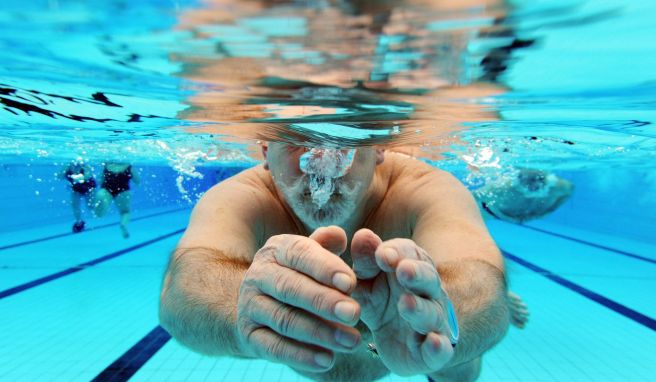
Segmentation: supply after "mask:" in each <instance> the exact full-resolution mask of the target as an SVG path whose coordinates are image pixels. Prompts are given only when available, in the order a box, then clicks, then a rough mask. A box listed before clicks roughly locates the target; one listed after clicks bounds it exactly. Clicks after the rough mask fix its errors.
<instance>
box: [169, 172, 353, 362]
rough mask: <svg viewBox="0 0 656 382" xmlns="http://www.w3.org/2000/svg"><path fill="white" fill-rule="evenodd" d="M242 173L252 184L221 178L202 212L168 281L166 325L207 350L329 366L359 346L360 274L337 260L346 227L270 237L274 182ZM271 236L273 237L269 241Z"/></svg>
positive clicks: (180, 338) (194, 346)
mask: <svg viewBox="0 0 656 382" xmlns="http://www.w3.org/2000/svg"><path fill="white" fill-rule="evenodd" d="M238 177H239V178H240V179H242V180H246V181H235V180H234V179H231V180H228V181H225V182H223V183H221V184H220V185H219V186H217V187H215V188H213V189H212V190H211V191H210V192H209V193H208V195H206V196H204V197H203V199H202V200H201V202H200V203H199V205H198V206H197V207H196V208H195V209H194V213H193V215H192V218H191V222H190V225H189V228H188V229H187V232H186V233H185V235H184V236H183V238H182V239H181V241H180V244H179V246H178V250H177V251H176V252H175V254H174V255H173V258H172V259H171V263H170V264H169V269H168V271H167V274H166V278H165V281H164V286H163V290H162V297H161V305H160V320H161V322H162V325H163V326H164V328H165V329H166V330H168V331H169V332H170V333H171V334H172V335H173V336H174V337H175V338H176V339H177V340H178V341H180V342H181V343H183V344H185V345H186V346H188V347H190V348H192V349H193V350H196V351H198V352H202V353H205V354H210V355H233V356H244V357H254V358H261V359H266V360H269V361H273V362H280V363H284V364H286V365H288V366H290V367H293V368H295V369H297V370H302V371H305V372H322V371H327V370H330V369H331V368H332V367H333V366H334V365H335V362H336V354H335V353H343V352H352V351H355V350H356V348H357V346H358V344H359V342H360V333H359V332H358V331H357V330H356V329H354V328H353V326H354V325H355V324H356V323H357V321H358V317H359V307H358V306H357V304H356V302H355V301H354V300H353V299H352V298H350V297H349V294H350V292H351V291H352V289H353V288H354V287H355V275H354V274H353V271H352V270H351V269H350V267H349V266H348V265H347V264H346V263H345V262H344V261H343V260H342V259H340V258H339V257H338V256H335V255H336V254H339V253H341V252H342V251H344V249H345V248H346V233H345V232H344V231H343V230H341V229H339V228H337V227H332V228H326V229H322V230H317V231H315V232H314V233H313V235H311V236H310V237H305V236H298V235H292V234H279V235H275V234H271V232H270V231H268V230H267V231H266V232H267V233H266V234H265V233H263V232H265V231H264V230H263V229H262V227H263V226H264V224H263V223H264V222H269V223H270V224H268V225H269V226H273V225H276V222H278V223H280V220H276V219H271V216H277V217H278V218H280V217H279V216H278V215H276V214H272V212H271V211H272V210H275V209H276V202H275V201H274V200H273V199H271V196H270V195H269V194H267V192H268V190H267V187H266V185H264V184H261V183H260V184H249V182H248V178H247V177H246V178H244V177H243V176H239V175H238ZM253 179H255V177H251V178H250V180H251V181H252V180H253ZM251 183H252V182H251ZM255 183H257V182H255ZM267 195H269V197H268V198H267V197H266V196H267ZM272 222H273V223H272ZM269 228H270V227H269ZM264 236H267V237H268V236H271V237H268V240H266V243H264V245H261V244H262V241H263V240H264V239H263V238H264ZM331 251H334V252H331Z"/></svg>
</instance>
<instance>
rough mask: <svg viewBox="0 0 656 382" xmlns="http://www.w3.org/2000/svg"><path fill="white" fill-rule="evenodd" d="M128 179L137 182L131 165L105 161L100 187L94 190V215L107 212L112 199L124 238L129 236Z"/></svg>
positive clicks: (129, 199) (129, 200)
mask: <svg viewBox="0 0 656 382" xmlns="http://www.w3.org/2000/svg"><path fill="white" fill-rule="evenodd" d="M130 181H132V182H134V183H136V184H139V181H140V178H139V175H138V174H137V173H136V172H135V171H134V170H133V169H132V165H130V164H129V163H122V162H107V163H105V166H104V168H103V173H102V178H101V181H100V184H101V186H100V189H99V190H98V191H97V192H96V211H95V212H96V216H98V217H102V216H105V214H107V211H108V210H109V206H110V205H111V203H112V201H114V203H115V204H116V208H117V209H118V212H119V214H120V215H121V222H120V227H121V233H122V235H123V237H124V238H126V239H127V238H129V237H130V232H129V231H128V228H127V225H128V223H129V222H130V204H131V196H132V195H131V192H130Z"/></svg>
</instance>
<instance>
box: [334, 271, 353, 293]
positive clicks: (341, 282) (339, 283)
mask: <svg viewBox="0 0 656 382" xmlns="http://www.w3.org/2000/svg"><path fill="white" fill-rule="evenodd" d="M351 284H352V283H351V278H350V277H349V276H348V275H347V274H346V273H342V272H337V273H335V276H333V285H334V286H335V287H336V288H337V289H339V290H341V291H342V292H344V293H348V291H349V289H351Z"/></svg>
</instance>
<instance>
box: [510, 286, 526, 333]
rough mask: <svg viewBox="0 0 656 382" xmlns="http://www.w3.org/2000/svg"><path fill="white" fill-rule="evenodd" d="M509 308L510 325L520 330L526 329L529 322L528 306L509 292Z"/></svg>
mask: <svg viewBox="0 0 656 382" xmlns="http://www.w3.org/2000/svg"><path fill="white" fill-rule="evenodd" d="M508 307H509V308H510V323H511V324H513V325H514V326H515V327H517V328H519V329H524V327H525V326H526V323H527V322H528V317H529V314H530V313H529V311H528V306H526V303H524V301H523V300H522V298H521V297H519V296H518V295H516V294H515V293H513V292H510V291H508Z"/></svg>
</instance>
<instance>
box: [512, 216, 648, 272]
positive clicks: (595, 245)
mask: <svg viewBox="0 0 656 382" xmlns="http://www.w3.org/2000/svg"><path fill="white" fill-rule="evenodd" d="M518 225H519V226H520V227H524V228H528V229H532V230H534V231H538V232H542V233H546V234H547V235H552V236H556V237H560V238H563V239H567V240H571V241H576V242H578V243H581V244H585V245H589V246H591V247H596V248H600V249H604V250H606V251H611V252H615V253H617V254H620V255H624V256H627V257H631V258H634V259H637V260H642V261H646V262H648V263H652V264H656V259H650V258H649V257H645V256H640V255H636V254H634V253H631V252H626V251H622V250H620V249H615V248H612V247H607V246H605V245H601V244H597V243H593V242H590V241H585V240H582V239H577V238H575V237H571V236H567V235H563V234H560V233H557V232H551V231H547V230H545V229H542V228H537V227H533V226H530V225H524V224H518Z"/></svg>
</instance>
